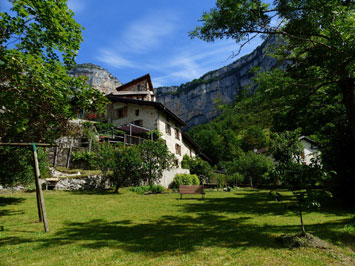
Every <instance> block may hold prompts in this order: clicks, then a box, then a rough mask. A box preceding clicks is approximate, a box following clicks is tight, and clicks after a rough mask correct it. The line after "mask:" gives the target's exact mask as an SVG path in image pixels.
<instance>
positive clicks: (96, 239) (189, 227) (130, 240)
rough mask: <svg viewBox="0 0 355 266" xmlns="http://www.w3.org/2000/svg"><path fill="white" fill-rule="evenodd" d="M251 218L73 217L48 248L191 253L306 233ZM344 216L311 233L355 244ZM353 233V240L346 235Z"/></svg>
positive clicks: (271, 244)
mask: <svg viewBox="0 0 355 266" xmlns="http://www.w3.org/2000/svg"><path fill="white" fill-rule="evenodd" d="M249 219H250V218H249V217H240V218H235V219H231V218H226V217H224V216H216V215H213V214H211V215H199V216H198V217H196V218H192V217H191V216H179V217H177V216H164V217H162V218H161V219H159V220H157V221H154V222H151V223H144V224H132V223H131V222H130V221H127V220H126V221H116V222H106V221H104V220H91V221H88V222H80V223H78V222H77V223H75V222H68V223H66V224H65V227H64V228H63V229H62V230H60V231H58V232H57V233H56V234H55V235H54V237H53V238H52V239H47V240H44V242H43V244H42V248H44V247H49V246H63V245H67V244H72V243H75V242H78V244H79V245H81V246H82V247H84V248H90V249H97V248H104V247H110V248H118V249H122V250H126V251H128V252H148V253H158V252H177V253H190V252H194V251H195V250H196V249H198V248H199V247H201V246H203V247H220V248H234V249H235V248H242V249H244V248H248V247H259V248H263V249H270V248H273V249H277V248H281V246H280V245H279V244H278V243H277V241H275V238H276V236H277V235H279V234H284V233H286V234H294V233H298V232H300V227H299V226H296V225H292V226H273V225H254V224H250V223H249ZM343 224H344V221H340V222H333V223H327V224H320V225H312V226H308V227H307V230H308V232H310V233H313V234H315V235H319V234H321V235H322V233H325V232H327V233H326V234H325V235H323V239H326V240H329V241H330V242H335V243H336V241H339V240H346V241H345V242H344V244H345V245H348V246H350V247H353V246H352V245H353V243H354V242H353V240H354V239H351V238H349V235H347V234H344V233H339V232H337V231H335V230H334V229H335V228H337V227H339V226H340V227H342V226H343ZM346 237H348V239H347V238H346Z"/></svg>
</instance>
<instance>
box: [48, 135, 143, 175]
mask: <svg viewBox="0 0 355 266" xmlns="http://www.w3.org/2000/svg"><path fill="white" fill-rule="evenodd" d="M144 140H145V139H144V138H141V137H137V136H130V135H126V134H124V135H122V136H115V137H114V138H102V139H99V141H100V142H103V141H106V142H109V143H121V144H124V145H139V144H141V143H143V141H144ZM94 141H95V140H93V139H88V138H74V137H62V138H60V139H59V140H58V141H57V142H56V144H57V147H55V148H52V149H50V151H49V160H50V163H51V164H52V165H53V167H55V166H63V167H66V168H70V167H71V164H72V153H73V152H78V151H81V152H84V151H88V152H91V151H92V148H93V142H94Z"/></svg>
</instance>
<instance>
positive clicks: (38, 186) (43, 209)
mask: <svg viewBox="0 0 355 266" xmlns="http://www.w3.org/2000/svg"><path fill="white" fill-rule="evenodd" d="M32 148H33V160H34V168H35V181H36V194H37V193H38V195H37V197H39V202H40V207H41V214H42V218H43V224H44V231H45V232H46V233H48V232H49V227H48V222H47V213H46V207H45V205H44V198H43V191H42V187H41V184H40V183H39V178H40V176H41V173H40V170H39V163H38V155H37V147H36V144H35V143H32Z"/></svg>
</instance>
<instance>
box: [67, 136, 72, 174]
mask: <svg viewBox="0 0 355 266" xmlns="http://www.w3.org/2000/svg"><path fill="white" fill-rule="evenodd" d="M72 149H73V138H71V140H70V146H69V151H68V157H67V165H66V167H67V168H69V166H70V156H71V152H72Z"/></svg>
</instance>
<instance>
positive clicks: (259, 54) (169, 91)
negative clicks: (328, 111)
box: [156, 39, 276, 128]
mask: <svg viewBox="0 0 355 266" xmlns="http://www.w3.org/2000/svg"><path fill="white" fill-rule="evenodd" d="M274 42H275V41H274V39H267V40H266V41H264V42H263V43H262V44H261V45H260V46H259V47H257V48H256V49H255V50H254V51H253V52H252V53H250V54H248V55H246V56H244V57H242V58H240V59H238V60H236V61H235V62H233V63H232V64H230V65H228V66H225V67H222V68H220V69H218V70H214V71H211V72H208V73H206V74H205V75H203V76H202V77H200V78H199V79H196V80H193V81H191V82H188V83H186V84H182V85H180V86H173V87H160V88H156V93H157V101H159V102H162V103H163V104H164V105H166V106H167V107H168V108H169V109H170V110H171V111H173V112H174V113H176V114H177V115H178V116H179V117H181V118H182V119H183V120H185V121H186V123H187V127H188V128H190V127H193V126H196V125H199V124H203V123H206V122H208V121H210V120H211V119H213V118H215V117H216V116H217V115H218V114H219V113H220V111H219V110H218V108H217V103H219V104H230V103H232V101H233V100H234V99H235V97H236V96H237V94H238V92H239V91H240V90H241V89H242V88H243V87H245V86H247V85H249V86H248V87H250V89H251V90H255V89H256V86H255V84H252V78H253V77H254V73H253V71H252V69H253V67H256V66H258V67H260V68H261V70H269V69H271V68H273V67H274V66H275V65H276V60H275V59H273V58H271V57H270V56H268V55H267V50H268V49H267V48H268V47H270V44H273V43H274Z"/></svg>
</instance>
